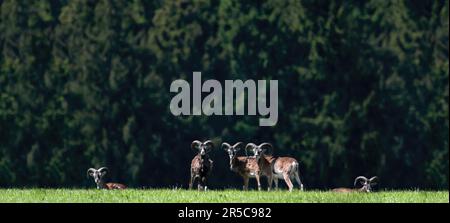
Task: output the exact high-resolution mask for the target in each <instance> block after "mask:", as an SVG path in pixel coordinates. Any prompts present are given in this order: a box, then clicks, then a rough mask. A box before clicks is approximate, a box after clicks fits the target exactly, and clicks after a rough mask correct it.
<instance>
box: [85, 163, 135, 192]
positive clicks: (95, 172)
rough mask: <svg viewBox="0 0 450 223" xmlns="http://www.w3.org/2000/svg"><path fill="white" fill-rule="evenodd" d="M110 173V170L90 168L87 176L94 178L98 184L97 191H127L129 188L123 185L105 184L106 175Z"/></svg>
mask: <svg viewBox="0 0 450 223" xmlns="http://www.w3.org/2000/svg"><path fill="white" fill-rule="evenodd" d="M106 173H108V168H106V167H101V168H99V169H95V168H89V169H88V171H87V174H88V175H89V176H91V177H93V178H94V181H95V183H96V184H97V189H108V190H112V189H125V188H127V187H126V186H125V185H123V184H119V183H105V175H106Z"/></svg>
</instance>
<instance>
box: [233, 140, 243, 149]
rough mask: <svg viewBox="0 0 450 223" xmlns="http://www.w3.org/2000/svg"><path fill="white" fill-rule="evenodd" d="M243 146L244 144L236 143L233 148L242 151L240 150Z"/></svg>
mask: <svg viewBox="0 0 450 223" xmlns="http://www.w3.org/2000/svg"><path fill="white" fill-rule="evenodd" d="M241 145H242V142H237V143H235V144H234V145H233V148H234V149H241V148H240V147H241Z"/></svg>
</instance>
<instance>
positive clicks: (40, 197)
mask: <svg viewBox="0 0 450 223" xmlns="http://www.w3.org/2000/svg"><path fill="white" fill-rule="evenodd" d="M0 202H2V203H4V202H50V203H59V202H64V203H66V202H70V203H71V202H94V203H103V202H107V203H127V202H133V203H134V202H139V203H141V202H145V203H177V202H182V203H184V202H190V203H202V202H214V203H216V202H220V203H222V202H236V203H242V202H248V203H336V202H337V203H448V202H449V192H448V191H433V192H432V191H380V192H374V193H370V194H365V193H351V194H340V193H333V192H324V191H307V192H301V191H298V190H296V191H294V192H292V193H289V192H287V191H272V192H266V191H262V192H258V191H238V190H210V191H206V192H197V191H188V190H170V189H145V190H144V189H128V190H123V191H119V190H114V191H107V190H95V189H89V190H85V189H0Z"/></svg>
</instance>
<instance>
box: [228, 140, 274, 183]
mask: <svg viewBox="0 0 450 223" xmlns="http://www.w3.org/2000/svg"><path fill="white" fill-rule="evenodd" d="M241 146H242V142H238V143H236V144H234V145H230V144H229V143H226V142H224V143H222V149H224V150H225V151H226V152H227V153H228V156H229V158H230V170H231V171H233V172H236V173H238V174H239V175H240V176H241V177H242V178H243V180H244V186H243V189H244V190H248V181H249V178H256V181H257V182H258V185H260V175H261V174H262V175H264V174H265V173H264V172H261V169H260V168H259V165H258V162H257V161H256V158H255V157H249V156H237V153H238V152H239V151H240V150H241ZM260 173H261V174H260ZM270 174H271V173H269V175H270ZM269 184H270V182H269ZM259 188H260V186H259Z"/></svg>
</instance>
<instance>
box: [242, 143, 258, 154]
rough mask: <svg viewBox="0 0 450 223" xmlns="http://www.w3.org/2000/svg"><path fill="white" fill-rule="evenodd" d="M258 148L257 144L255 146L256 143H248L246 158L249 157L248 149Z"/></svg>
mask: <svg viewBox="0 0 450 223" xmlns="http://www.w3.org/2000/svg"><path fill="white" fill-rule="evenodd" d="M256 147H258V146H257V145H256V144H254V143H247V145H246V146H245V149H244V150H245V156H247V157H248V153H247V151H248V149H254V148H256Z"/></svg>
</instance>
